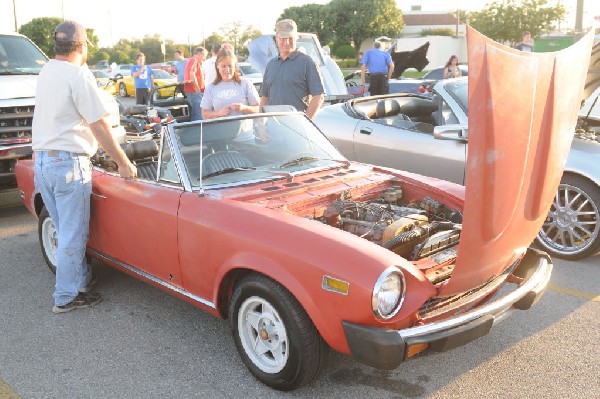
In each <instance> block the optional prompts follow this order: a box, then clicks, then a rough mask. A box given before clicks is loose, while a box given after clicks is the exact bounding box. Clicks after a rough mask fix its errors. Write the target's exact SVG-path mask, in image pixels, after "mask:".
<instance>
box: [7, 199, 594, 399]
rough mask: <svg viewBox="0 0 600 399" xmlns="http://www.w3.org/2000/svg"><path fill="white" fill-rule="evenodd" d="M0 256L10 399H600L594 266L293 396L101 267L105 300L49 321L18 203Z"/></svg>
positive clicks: (30, 221) (343, 364) (134, 283)
mask: <svg viewBox="0 0 600 399" xmlns="http://www.w3.org/2000/svg"><path fill="white" fill-rule="evenodd" d="M131 239H132V240H134V239H135V237H132V238H131ZM0 254H2V256H0V275H1V276H2V278H1V279H0V303H2V305H3V306H2V307H1V308H0V309H1V310H0V337H1V339H0V359H1V361H0V398H2V399H4V398H148V397H161V398H209V397H210V398H240V397H248V396H253V397H258V398H280V397H282V396H285V397H291V398H317V397H318V398H345V399H349V398H357V399H358V398H361V399H362V398H370V397H378V398H457V397H461V398H483V397H485V398H589V399H593V398H595V399H597V398H600V382H599V380H598V375H600V361H599V359H600V317H599V316H600V285H599V284H598V282H599V281H600V254H596V255H595V256H593V257H591V258H588V259H585V260H581V261H577V262H566V261H561V260H555V269H554V272H553V276H552V280H551V283H552V286H551V288H550V289H549V290H548V291H547V292H546V294H545V296H544V297H543V298H542V300H541V301H540V302H539V303H538V304H537V305H536V306H535V307H534V308H533V309H532V310H530V311H528V312H519V313H515V314H514V315H513V316H512V317H510V318H508V319H507V320H505V321H503V322H502V323H500V324H499V325H497V326H495V327H494V328H493V329H492V332H491V333H490V334H488V335H487V336H485V337H482V338H480V339H478V340H477V341H475V342H473V343H471V344H469V345H466V346H464V347H461V348H458V349H455V350H453V351H450V352H446V353H441V354H433V355H429V356H422V357H417V358H415V359H413V360H412V361H410V362H406V363H404V364H402V365H400V367H398V368H397V369H395V370H392V371H381V370H375V369H372V368H370V367H366V366H362V365H360V364H358V363H356V362H354V361H353V360H352V359H351V358H350V357H347V356H344V355H341V354H337V353H335V352H331V353H330V355H329V358H328V361H327V363H326V365H325V367H324V369H323V370H322V372H321V374H320V376H319V377H318V378H317V379H316V380H315V381H313V382H312V383H311V384H310V385H308V386H307V387H304V388H302V389H300V390H297V391H294V392H291V393H286V394H283V393H281V392H277V391H274V390H272V389H270V388H268V387H266V386H264V385H262V384H261V383H259V382H257V381H256V380H254V378H253V377H252V376H251V375H250V374H249V373H248V372H247V371H246V369H245V367H244V366H243V364H242V363H241V361H240V359H239V357H238V355H237V352H236V350H235V346H234V344H233V340H232V338H231V334H230V330H229V327H228V324H227V322H226V321H223V320H219V319H216V318H214V317H212V316H209V315H207V314H205V313H203V312H201V311H199V310H198V309H197V308H195V307H193V306H191V305H190V304H188V303H185V302H183V301H181V300H179V299H177V298H174V297H172V296H170V295H168V294H166V293H164V292H162V291H160V290H158V289H156V288H154V287H151V286H149V285H147V284H145V283H143V282H140V281H138V280H136V279H134V278H132V277H130V276H128V275H125V274H123V273H121V272H118V271H116V270H114V269H112V268H110V267H108V266H105V265H103V264H101V263H99V262H97V261H94V263H93V266H94V269H95V271H96V273H97V274H98V275H99V278H100V281H99V283H98V289H99V291H101V292H102V294H103V296H104V301H103V302H101V303H100V304H98V305H97V306H95V307H94V308H92V309H84V310H77V311H74V312H71V313H67V314H61V315H55V314H53V313H52V312H51V307H52V288H53V275H52V274H51V273H50V271H49V270H48V269H47V267H46V265H45V263H44V260H43V258H42V255H41V252H40V247H39V243H38V237H37V222H36V219H35V218H34V217H33V216H31V215H30V214H29V213H28V212H27V211H26V209H25V208H24V207H23V206H21V205H19V204H18V203H17V205H14V204H13V205H12V206H8V205H7V204H6V203H5V205H4V206H2V207H0Z"/></svg>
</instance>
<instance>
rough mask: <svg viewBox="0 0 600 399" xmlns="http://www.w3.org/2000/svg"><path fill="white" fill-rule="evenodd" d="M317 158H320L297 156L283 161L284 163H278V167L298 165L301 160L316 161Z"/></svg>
mask: <svg viewBox="0 0 600 399" xmlns="http://www.w3.org/2000/svg"><path fill="white" fill-rule="evenodd" d="M318 160H320V158H317V157H310V156H304V157H299V158H296V159H292V160H291V161H288V162H285V163H283V164H281V165H279V169H283V168H286V167H288V166H294V165H299V164H301V163H303V162H311V161H318Z"/></svg>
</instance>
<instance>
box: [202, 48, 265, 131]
mask: <svg viewBox="0 0 600 399" xmlns="http://www.w3.org/2000/svg"><path fill="white" fill-rule="evenodd" d="M215 64H216V66H217V71H218V74H217V78H216V79H215V81H214V83H210V84H209V85H208V86H206V89H205V90H204V97H202V103H201V107H202V117H203V118H204V119H213V118H218V117H221V116H231V115H241V114H252V113H257V112H259V104H260V97H259V96H258V92H257V91H256V88H255V87H254V85H253V84H252V83H251V82H250V81H249V80H247V79H244V78H242V77H240V75H239V69H238V66H237V57H236V56H235V54H234V53H233V52H232V51H231V50H229V49H221V50H220V51H219V53H218V54H217V59H216V61H215ZM248 122H250V125H251V124H252V123H251V122H252V121H248ZM237 140H238V141H246V140H254V134H253V133H252V129H250V131H244V129H242V133H241V134H240V136H239V137H238V138H237Z"/></svg>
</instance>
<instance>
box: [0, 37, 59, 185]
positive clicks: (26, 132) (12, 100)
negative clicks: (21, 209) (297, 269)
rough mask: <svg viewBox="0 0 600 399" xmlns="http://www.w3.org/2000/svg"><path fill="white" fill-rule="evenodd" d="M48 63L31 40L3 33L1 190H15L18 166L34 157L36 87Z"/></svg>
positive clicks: (0, 56) (0, 47)
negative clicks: (25, 159)
mask: <svg viewBox="0 0 600 399" xmlns="http://www.w3.org/2000/svg"><path fill="white" fill-rule="evenodd" d="M46 62H48V57H46V55H45V54H44V53H43V52H42V50H40V49H39V48H38V47H37V46H36V45H35V44H34V43H33V42H32V41H31V40H29V38H27V37H25V36H23V35H20V34H18V33H4V34H0V191H4V190H14V189H15V187H16V184H17V182H16V180H15V164H16V163H17V161H18V160H19V159H24V158H29V157H31V154H32V151H31V124H32V121H33V110H34V108H35V88H36V86H37V78H38V75H39V73H40V70H41V69H42V67H43V66H44V64H46Z"/></svg>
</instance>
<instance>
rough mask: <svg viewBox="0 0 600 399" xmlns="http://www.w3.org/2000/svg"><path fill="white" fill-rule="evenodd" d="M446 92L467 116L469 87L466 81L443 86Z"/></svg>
mask: <svg viewBox="0 0 600 399" xmlns="http://www.w3.org/2000/svg"><path fill="white" fill-rule="evenodd" d="M445 88H446V90H447V91H448V93H450V95H451V96H452V97H453V98H454V99H455V100H456V101H457V102H458V104H459V105H460V107H461V108H462V109H463V111H465V114H466V115H469V85H468V84H467V80H466V79H464V80H459V81H455V82H452V83H448V84H446V85H445Z"/></svg>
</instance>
